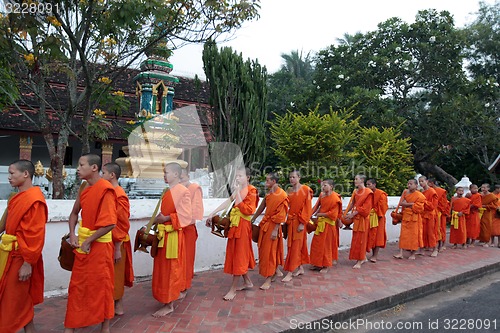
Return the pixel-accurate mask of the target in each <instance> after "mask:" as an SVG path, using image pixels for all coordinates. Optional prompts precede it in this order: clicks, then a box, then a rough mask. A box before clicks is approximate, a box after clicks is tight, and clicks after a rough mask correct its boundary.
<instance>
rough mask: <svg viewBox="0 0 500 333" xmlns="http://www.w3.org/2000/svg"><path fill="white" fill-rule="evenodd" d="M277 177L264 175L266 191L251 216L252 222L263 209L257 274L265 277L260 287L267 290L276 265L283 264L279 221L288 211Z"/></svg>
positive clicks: (284, 195)
mask: <svg viewBox="0 0 500 333" xmlns="http://www.w3.org/2000/svg"><path fill="white" fill-rule="evenodd" d="M278 180H279V177H278V176H277V175H276V174H275V173H270V174H268V175H267V176H266V188H267V189H268V193H267V194H266V197H265V198H264V200H262V202H261V204H260V205H259V208H257V211H256V212H255V214H254V215H253V217H252V220H251V222H252V223H253V222H254V221H255V219H256V218H257V216H259V215H260V214H261V213H262V212H263V211H264V209H265V210H266V212H265V215H264V217H263V218H262V220H261V221H260V223H259V228H260V230H259V241H258V243H257V247H258V248H259V274H260V275H262V276H263V277H265V278H266V280H265V281H264V283H263V284H262V285H261V286H260V289H262V290H267V289H269V288H270V287H271V282H272V281H274V279H275V278H276V277H277V276H280V274H283V273H281V271H280V270H279V268H278V266H279V265H282V264H283V235H282V231H281V223H283V222H285V221H286V214H287V212H288V196H287V194H286V192H285V191H283V189H282V188H281V187H279V185H278Z"/></svg>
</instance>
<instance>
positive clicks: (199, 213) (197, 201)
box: [182, 183, 203, 289]
mask: <svg viewBox="0 0 500 333" xmlns="http://www.w3.org/2000/svg"><path fill="white" fill-rule="evenodd" d="M188 190H189V193H190V194H191V214H192V217H191V224H189V225H188V226H187V227H185V228H184V229H183V230H182V232H183V234H184V245H185V247H186V265H185V267H186V286H185V288H184V289H189V288H191V281H192V280H193V276H194V258H195V256H196V240H197V239H198V230H196V220H201V219H203V191H202V189H201V187H200V185H198V184H196V183H190V184H189V185H188Z"/></svg>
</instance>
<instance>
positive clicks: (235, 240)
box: [224, 185, 259, 276]
mask: <svg viewBox="0 0 500 333" xmlns="http://www.w3.org/2000/svg"><path fill="white" fill-rule="evenodd" d="M240 196H241V198H242V201H241V202H237V201H236V202H235V203H234V207H233V208H238V209H239V211H240V212H241V214H243V215H247V216H248V215H253V214H254V213H255V211H256V210H257V205H258V204H259V195H258V192H257V189H256V188H255V187H254V186H252V185H248V186H247V187H246V188H243V189H241V190H240ZM254 267H255V257H254V254H253V247H252V224H251V223H250V219H248V220H247V219H245V218H243V217H240V222H239V224H238V226H232V227H230V228H229V232H228V237H227V244H226V259H225V261H224V273H227V274H231V275H236V276H239V275H245V274H247V272H248V269H253V268H254Z"/></svg>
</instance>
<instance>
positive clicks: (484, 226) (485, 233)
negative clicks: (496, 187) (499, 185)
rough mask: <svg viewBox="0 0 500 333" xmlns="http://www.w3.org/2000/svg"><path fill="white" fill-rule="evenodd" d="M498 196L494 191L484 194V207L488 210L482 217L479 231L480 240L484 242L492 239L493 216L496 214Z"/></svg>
mask: <svg viewBox="0 0 500 333" xmlns="http://www.w3.org/2000/svg"><path fill="white" fill-rule="evenodd" d="M497 201H498V198H497V197H496V196H495V194H494V193H488V194H487V195H482V207H483V208H485V209H486V210H485V211H484V213H483V216H482V217H481V226H480V231H479V240H480V241H481V242H484V243H489V242H490V239H491V227H492V224H493V216H494V215H495V209H496V207H497V206H496V202H497Z"/></svg>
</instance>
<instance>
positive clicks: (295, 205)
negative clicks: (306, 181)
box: [283, 185, 313, 272]
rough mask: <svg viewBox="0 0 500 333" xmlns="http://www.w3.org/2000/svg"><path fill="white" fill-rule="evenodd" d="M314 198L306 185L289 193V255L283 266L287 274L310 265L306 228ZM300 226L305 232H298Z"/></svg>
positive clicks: (287, 221)
mask: <svg viewBox="0 0 500 333" xmlns="http://www.w3.org/2000/svg"><path fill="white" fill-rule="evenodd" d="M312 196H313V191H312V189H311V188H310V187H309V186H306V185H301V186H300V188H299V190H298V191H297V192H290V193H288V199H289V201H290V204H289V205H290V207H289V209H288V217H287V220H286V224H287V225H288V238H287V255H286V260H285V265H284V266H283V268H284V270H285V271H287V272H293V271H294V270H295V269H297V268H298V267H299V266H300V265H303V264H308V263H309V253H308V251H307V231H306V229H305V226H306V224H307V223H309V219H310V218H311V210H312V205H311V201H312ZM300 224H302V225H303V226H304V230H302V231H301V232H297V228H298V227H299V225H300Z"/></svg>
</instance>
